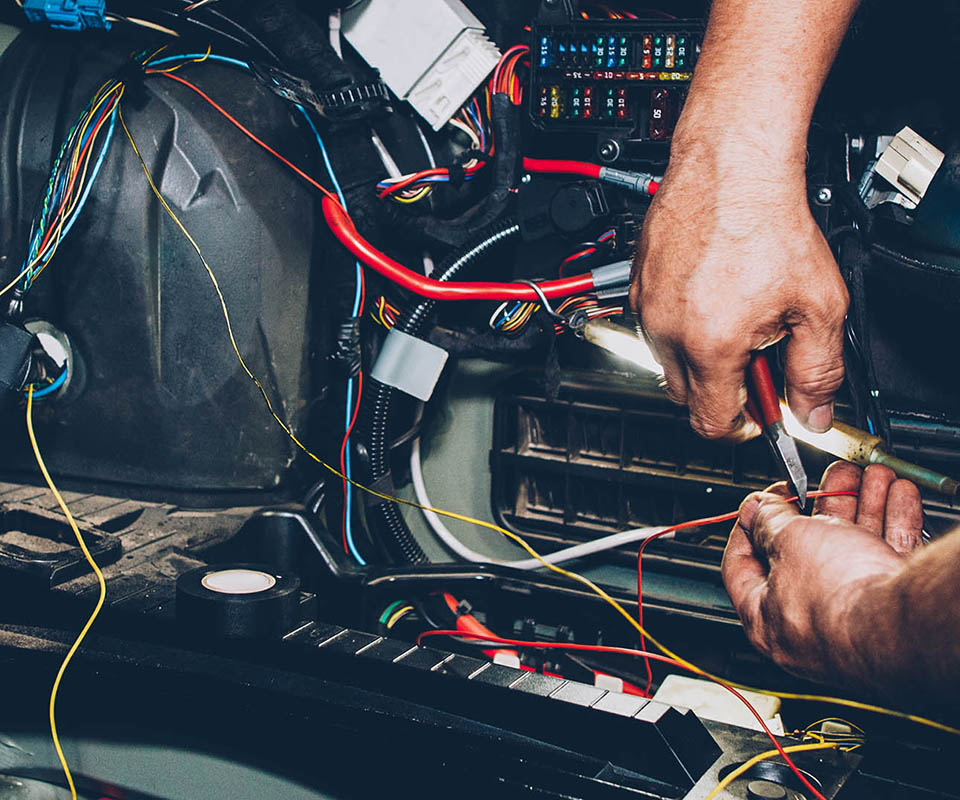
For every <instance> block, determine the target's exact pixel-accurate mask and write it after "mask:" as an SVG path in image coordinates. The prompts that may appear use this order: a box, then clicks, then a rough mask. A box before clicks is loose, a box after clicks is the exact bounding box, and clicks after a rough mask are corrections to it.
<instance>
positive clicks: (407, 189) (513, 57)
mask: <svg viewBox="0 0 960 800" xmlns="http://www.w3.org/2000/svg"><path fill="white" fill-rule="evenodd" d="M529 51H530V48H529V47H527V46H526V45H522V44H518V45H514V46H513V47H511V48H510V49H508V50H507V51H506V52H505V53H504V54H503V55H502V56H501V57H500V60H499V61H498V62H497V66H496V67H495V68H494V70H493V74H492V76H491V78H490V81H489V82H488V83H487V85H486V87H485V89H484V96H485V102H484V103H482V104H481V103H480V101H479V99H478V98H477V96H476V95H475V96H474V97H472V98H471V99H470V102H469V103H467V104H466V105H465V106H464V107H463V108H461V109H460V111H459V112H458V113H457V114H456V115H455V116H454V117H453V118H452V119H451V120H450V121H449V122H448V123H447V124H448V125H450V126H451V127H453V128H455V129H456V130H458V131H460V132H461V133H464V134H466V136H467V138H468V140H469V142H470V149H469V150H468V151H467V155H469V156H470V158H468V160H467V161H465V162H464V163H463V164H462V165H460V166H459V167H457V168H456V170H451V168H450V167H431V168H430V169H425V170H421V171H419V172H411V173H408V174H406V175H400V176H398V177H396V178H386V179H384V180H382V181H380V183H378V184H377V196H378V197H379V198H380V199H381V200H383V199H386V198H390V199H391V200H394V201H396V202H398V203H416V202H418V201H420V200H422V199H423V198H424V197H426V196H427V195H429V194H430V192H431V190H432V189H433V187H434V186H435V185H436V184H438V183H450V182H451V180H454V179H456V180H461V179H462V180H463V181H469V180H473V178H474V177H475V176H476V175H477V173H478V172H480V170H482V169H483V167H484V166H485V165H486V163H487V160H486V159H484V158H481V157H480V154H483V155H485V156H487V157H488V158H491V157H493V155H494V149H495V145H494V141H493V137H492V136H491V134H490V132H489V127H490V117H491V114H492V109H491V105H490V97H491V95H493V94H506V95H509V97H510V99H511V101H512V102H513V103H514V105H519V104H520V103H521V101H522V98H523V90H522V88H521V83H520V80H519V78H518V77H517V74H516V69H517V65H518V63H519V62H520V60H521V59H522V58H523V57H524V56H525V55H526V54H527V53H528V52H529ZM454 171H456V172H457V173H458V174H459V176H460V177H457V178H454V175H453V172H454Z"/></svg>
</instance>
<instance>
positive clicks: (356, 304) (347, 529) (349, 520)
mask: <svg viewBox="0 0 960 800" xmlns="http://www.w3.org/2000/svg"><path fill="white" fill-rule="evenodd" d="M294 105H295V107H296V108H297V109H298V110H299V111H300V113H301V114H303V117H304V119H306V121H307V125H309V126H310V130H311V131H313V135H314V136H316V137H317V144H318V145H319V147H320V155H321V156H322V157H323V164H324V166H325V167H326V168H327V173H328V174H329V175H330V182H331V183H332V184H333V189H334V191H335V192H336V193H337V199H338V200H339V201H340V205H342V206H343V210H344V211H346V210H347V201H346V199H345V198H344V196H343V192H342V191H341V189H340V183H339V181H338V180H337V176H336V175H335V174H334V171H333V165H332V164H331V163H330V156H329V155H328V154H327V148H326V147H325V146H324V144H323V137H321V136H320V131H318V130H317V126H316V125H314V124H313V120H312V119H310V115H309V114H308V113H307V112H306V109H304V107H303V106H300V105H296V104H294ZM354 263H355V264H356V268H357V281H356V283H357V291H356V294H355V295H354V299H353V316H354V317H356V316H357V315H358V314H359V313H360V301H361V299H362V291H361V286H362V283H363V271H362V267H361V266H360V262H359V261H356V262H354ZM353 384H354V379H353V378H350V380H348V381H347V404H346V405H347V407H346V418H345V419H344V432H346V431H348V430H349V429H350V418H351V417H352V416H353V414H352V410H353ZM343 463H344V474H345V475H346V476H347V478H349V477H350V440H349V439H348V440H347V447H346V453H345V456H344V462H343ZM352 497H353V486H352V484H351V483H350V481H349V480H348V481H347V491H346V497H345V498H344V503H345V517H344V534H345V538H346V540H347V546H348V547H349V548H350V552H351V553H352V554H353V557H354V558H355V559H356V560H357V562H358V563H359V564H360V565H361V566H364V567H365V566H366V565H367V562H366V561H364V560H363V556H361V555H360V553H358V552H357V548H356V545H355V544H354V541H353V503H352V502H351V500H352Z"/></svg>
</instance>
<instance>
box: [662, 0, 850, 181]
mask: <svg viewBox="0 0 960 800" xmlns="http://www.w3.org/2000/svg"><path fill="white" fill-rule="evenodd" d="M858 3H859V0H714V2H713V6H712V9H711V12H710V21H709V24H708V26H707V33H706V36H705V39H704V43H703V53H702V55H701V57H700V60H699V62H698V64H697V70H696V74H695V77H694V80H693V83H692V85H691V88H690V94H689V96H688V98H687V102H686V105H685V108H684V111H683V114H682V115H681V118H680V121H679V123H678V127H677V131H676V134H675V137H674V146H675V152H677V151H680V152H682V151H683V150H684V149H696V148H697V147H700V146H702V145H703V144H704V143H709V144H710V146H713V147H730V148H740V149H741V150H742V152H743V153H744V155H745V157H747V158H748V157H749V155H748V154H749V153H751V152H752V153H753V155H754V156H755V159H756V161H757V162H765V163H766V164H768V165H778V166H791V167H793V168H794V169H795V170H796V169H799V170H802V168H803V161H804V150H805V146H806V139H807V129H808V127H809V124H810V118H811V116H812V114H813V108H814V106H815V105H816V101H817V96H818V95H819V92H820V89H821V87H822V86H823V82H824V80H825V79H826V75H827V72H828V71H829V69H830V65H831V63H832V62H833V58H834V56H835V55H836V52H837V49H838V47H839V46H840V42H841V41H842V39H843V35H844V33H845V31H846V29H847V26H848V25H849V23H850V19H851V17H852V16H853V13H854V11H855V10H856V7H857V5H858Z"/></svg>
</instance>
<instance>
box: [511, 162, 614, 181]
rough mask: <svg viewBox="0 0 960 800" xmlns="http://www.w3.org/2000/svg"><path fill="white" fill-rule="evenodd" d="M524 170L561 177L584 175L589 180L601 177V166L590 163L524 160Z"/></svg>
mask: <svg viewBox="0 0 960 800" xmlns="http://www.w3.org/2000/svg"><path fill="white" fill-rule="evenodd" d="M523 168H524V169H525V170H526V171H527V172H548V173H555V174H559V175H583V176H584V177H587V178H599V177H600V165H599V164H591V163H590V162H588V161H566V160H553V159H546V158H524V159H523Z"/></svg>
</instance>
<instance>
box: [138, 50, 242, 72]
mask: <svg viewBox="0 0 960 800" xmlns="http://www.w3.org/2000/svg"><path fill="white" fill-rule="evenodd" d="M190 58H194V59H199V58H202V59H203V60H204V61H221V62H223V63H224V64H233V65H234V66H235V67H242V68H243V69H250V65H249V64H248V63H247V62H246V61H241V60H240V59H239V58H227V56H216V55H213V53H211V54H210V55H207V54H206V53H187V54H186V55H182V56H167V57H166V58H158V59H156V60H155V61H151V62H150V63H149V64H147V66H148V67H155V66H157V64H167V63H169V62H171V61H184V60H186V59H190Z"/></svg>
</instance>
